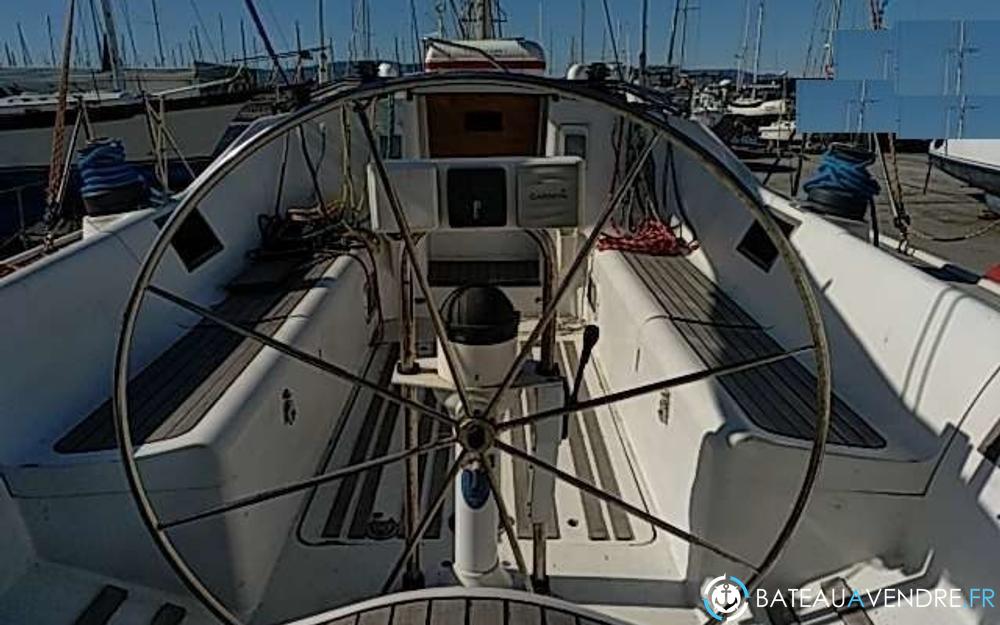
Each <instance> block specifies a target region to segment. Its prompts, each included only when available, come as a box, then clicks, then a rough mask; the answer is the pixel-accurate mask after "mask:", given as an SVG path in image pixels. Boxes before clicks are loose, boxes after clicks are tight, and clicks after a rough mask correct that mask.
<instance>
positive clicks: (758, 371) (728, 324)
mask: <svg viewBox="0 0 1000 625" xmlns="http://www.w3.org/2000/svg"><path fill="white" fill-rule="evenodd" d="M623 257H624V258H625V260H626V262H627V263H628V264H629V266H631V268H632V270H633V271H634V272H635V274H636V276H637V277H638V278H639V279H640V280H641V281H642V282H643V283H644V284H645V285H646V287H647V288H648V289H649V291H650V293H652V294H653V296H654V297H655V298H656V299H657V301H658V302H659V303H660V305H661V306H662V308H663V310H664V312H665V313H666V314H667V316H668V317H669V318H670V319H671V321H672V322H673V324H674V326H675V327H676V328H677V330H678V331H679V332H680V334H681V336H682V337H683V338H684V340H685V341H686V342H687V343H688V345H689V346H690V347H691V349H692V350H693V351H694V352H695V354H697V355H698V357H699V358H700V359H701V360H702V362H703V363H704V364H705V366H706V367H718V366H722V365H726V364H732V363H735V362H738V361H741V360H747V359H751V358H758V357H763V356H770V355H775V354H780V353H781V352H782V351H784V350H783V348H782V347H781V345H780V344H778V342H777V341H775V340H774V339H773V338H771V336H770V335H769V334H768V333H767V331H766V329H764V328H763V327H761V326H760V324H758V323H757V321H756V320H755V319H754V318H753V317H751V316H750V315H749V314H748V313H747V312H746V311H744V310H743V309H742V308H740V306H739V305H738V304H737V303H736V302H734V301H733V300H732V299H730V298H729V297H728V296H727V295H726V294H725V293H724V292H723V291H722V289H720V288H719V287H718V286H717V285H716V284H715V283H714V282H712V281H711V280H710V279H708V277H706V276H705V275H704V274H703V273H702V272H700V271H699V270H698V269H697V268H696V267H695V266H694V265H692V264H691V262H690V261H688V260H687V259H685V258H680V257H652V256H640V255H634V254H624V255H623ZM719 382H720V384H721V385H722V387H723V388H724V389H725V390H726V391H727V392H728V393H729V395H730V396H731V397H732V398H733V400H734V401H736V403H737V404H739V406H740V407H741V408H742V409H743V411H744V412H745V413H746V415H747V417H748V418H749V419H750V420H751V421H752V422H753V423H754V424H755V425H757V426H759V427H760V428H762V429H764V430H766V431H768V432H771V433H773V434H778V435H781V436H787V437H790V438H796V439H803V440H811V439H812V438H813V437H814V435H815V431H816V427H815V423H816V390H815V389H816V377H815V375H813V373H812V372H811V371H809V370H808V369H807V368H806V367H805V366H803V365H802V364H801V363H799V362H798V361H797V360H795V359H793V358H787V359H785V360H782V361H779V362H776V363H772V364H770V365H765V366H761V367H757V368H755V369H752V370H748V371H743V372H740V373H736V374H732V375H727V376H723V377H721V378H719ZM830 442H831V443H833V444H836V445H845V446H849V447H863V448H881V447H884V446H885V444H886V443H885V439H884V438H882V436H881V435H880V434H879V433H878V432H877V431H875V429H874V428H873V427H872V426H871V425H869V424H868V423H867V422H866V421H865V420H864V418H863V417H862V416H861V415H859V414H858V413H857V412H855V411H854V410H853V409H851V407H850V406H848V405H847V404H846V403H845V402H844V401H843V400H842V399H840V398H839V397H837V396H836V394H834V396H833V404H832V407H831V423H830Z"/></svg>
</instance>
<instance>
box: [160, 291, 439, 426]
mask: <svg viewBox="0 0 1000 625" xmlns="http://www.w3.org/2000/svg"><path fill="white" fill-rule="evenodd" d="M146 290H147V291H149V292H150V293H152V294H153V295H156V296H157V297H160V298H162V299H165V300H167V301H169V302H171V303H173V304H176V305H177V306H179V307H181V308H184V309H186V310H188V311H190V312H193V313H195V314H197V315H199V316H201V317H204V318H205V319H207V320H209V321H211V322H212V323H214V324H216V325H218V326H221V327H223V328H225V329H226V330H229V331H230V332H232V333H234V334H238V335H240V336H242V337H243V338H246V339H250V340H252V341H257V342H258V343H261V344H263V345H265V346H267V347H270V348H271V349H274V350H277V351H279V352H281V353H282V354H284V355H286V356H288V357H289V358H291V359H293V360H297V361H299V362H301V363H303V364H305V365H308V366H310V367H314V368H316V369H319V370H320V371H323V372H324V373H327V374H329V375H332V376H334V377H336V378H340V379H342V380H344V381H347V382H350V383H351V384H356V385H358V386H361V387H363V388H365V389H367V390H369V391H371V392H372V393H374V394H375V395H377V396H379V397H381V398H382V399H385V400H386V401H390V402H393V403H396V404H399V405H401V406H405V407H407V408H409V409H411V410H415V411H417V412H419V413H420V414H424V415H427V416H428V417H430V418H432V419H436V420H438V421H441V422H442V423H446V424H447V425H448V427H449V428H452V429H454V427H455V420H454V419H452V418H451V417H450V416H448V415H447V414H445V413H443V412H441V411H438V410H435V409H433V408H431V407H429V406H427V405H425V404H422V403H420V402H416V401H413V400H412V399H409V398H407V397H403V396H402V395H400V394H398V393H394V392H393V391H390V390H388V389H385V388H383V387H382V386H379V385H378V384H377V383H375V382H372V381H371V380H367V379H365V378H364V377H362V376H359V375H356V374H354V373H351V372H350V371H348V370H347V369H344V368H343V367H340V366H338V365H335V364H333V363H332V362H330V361H328V360H324V359H322V358H319V357H318V356H313V355H312V354H310V353H308V352H304V351H302V350H300V349H298V348H295V347H292V346H291V345H289V344H288V343H283V342H281V341H277V340H275V339H273V338H271V337H270V336H268V335H266V334H263V333H261V332H258V331H256V330H254V329H252V328H248V327H246V326H244V325H242V324H238V323H235V322H233V321H230V320H228V319H226V318H225V317H223V316H221V315H219V314H216V313H215V312H212V311H211V310H209V309H208V308H205V307H204V306H201V305H199V304H196V303H195V302H192V301H191V300H189V299H187V298H185V297H181V296H180V295H177V294H176V293H171V292H170V291H167V290H165V289H162V288H160V287H158V286H156V285H152V284H151V285H149V286H148V287H146Z"/></svg>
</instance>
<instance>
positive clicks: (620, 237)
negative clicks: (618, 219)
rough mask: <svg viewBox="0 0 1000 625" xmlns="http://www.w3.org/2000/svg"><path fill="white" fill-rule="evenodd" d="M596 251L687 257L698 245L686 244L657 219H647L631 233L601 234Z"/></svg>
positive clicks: (693, 243) (695, 243) (694, 243)
mask: <svg viewBox="0 0 1000 625" xmlns="http://www.w3.org/2000/svg"><path fill="white" fill-rule="evenodd" d="M597 249H598V250H600V251H602V252H604V251H607V250H619V251H623V252H633V253H638V254H647V255H649V256H687V255H688V254H690V253H691V252H693V251H695V250H696V249H698V243H697V242H696V241H695V242H691V243H688V242H687V241H685V240H684V239H683V238H682V237H681V236H680V235H678V234H675V233H674V231H673V230H671V229H670V227H669V226H667V225H666V224H665V223H663V222H662V221H660V220H659V219H656V218H648V219H646V220H645V221H644V222H643V223H641V224H640V225H639V226H638V227H637V228H636V229H635V230H634V231H633V232H631V233H627V234H614V235H611V234H602V235H601V237H600V239H598V240H597Z"/></svg>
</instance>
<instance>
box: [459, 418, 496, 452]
mask: <svg viewBox="0 0 1000 625" xmlns="http://www.w3.org/2000/svg"><path fill="white" fill-rule="evenodd" d="M495 440H496V427H495V426H494V425H493V424H492V423H491V422H490V421H488V420H486V419H482V418H479V417H472V418H469V419H465V420H463V421H462V422H461V423H460V424H459V425H458V443H459V445H461V446H462V448H463V449H465V451H467V452H469V453H472V454H477V455H481V454H484V453H486V452H487V451H489V450H490V449H491V448H492V447H493V442H494V441H495Z"/></svg>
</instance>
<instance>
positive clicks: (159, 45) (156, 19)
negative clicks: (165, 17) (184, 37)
mask: <svg viewBox="0 0 1000 625" xmlns="http://www.w3.org/2000/svg"><path fill="white" fill-rule="evenodd" d="M150 2H151V3H152V5H153V28H155V29H156V50H157V52H159V53H160V67H163V66H165V65H166V64H167V59H166V57H165V56H164V55H163V37H162V35H161V34H160V12H159V11H158V10H157V8H156V0H150Z"/></svg>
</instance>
